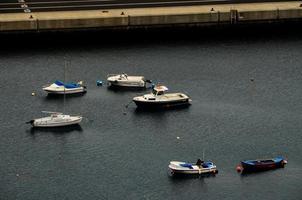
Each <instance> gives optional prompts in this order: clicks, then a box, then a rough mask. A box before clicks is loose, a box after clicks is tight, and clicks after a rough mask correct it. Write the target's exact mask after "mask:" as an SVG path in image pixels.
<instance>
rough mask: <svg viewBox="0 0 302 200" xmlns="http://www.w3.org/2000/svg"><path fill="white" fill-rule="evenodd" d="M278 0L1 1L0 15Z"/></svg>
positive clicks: (271, 0) (274, 0)
mask: <svg viewBox="0 0 302 200" xmlns="http://www.w3.org/2000/svg"><path fill="white" fill-rule="evenodd" d="M276 1H280V0H144V1H142V0H2V1H1V3H0V13H16V12H17V13H18V12H45V11H67V10H96V9H112V8H141V7H162V6H188V5H207V4H226V3H247V2H249V3H250V2H276ZM281 1H282V0H281Z"/></svg>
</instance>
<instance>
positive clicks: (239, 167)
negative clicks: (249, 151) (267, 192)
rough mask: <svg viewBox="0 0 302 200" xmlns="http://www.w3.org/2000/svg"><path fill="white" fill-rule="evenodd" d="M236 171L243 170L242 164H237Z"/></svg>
mask: <svg viewBox="0 0 302 200" xmlns="http://www.w3.org/2000/svg"><path fill="white" fill-rule="evenodd" d="M236 171H237V172H238V173H240V172H241V171H242V167H241V166H240V165H237V167H236Z"/></svg>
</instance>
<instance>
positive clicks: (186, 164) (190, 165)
mask: <svg viewBox="0 0 302 200" xmlns="http://www.w3.org/2000/svg"><path fill="white" fill-rule="evenodd" d="M180 166H182V167H188V168H190V169H193V167H192V164H189V163H184V164H180Z"/></svg>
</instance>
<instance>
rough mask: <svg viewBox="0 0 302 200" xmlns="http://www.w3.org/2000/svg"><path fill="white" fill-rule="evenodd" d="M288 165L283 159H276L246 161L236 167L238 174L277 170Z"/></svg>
mask: <svg viewBox="0 0 302 200" xmlns="http://www.w3.org/2000/svg"><path fill="white" fill-rule="evenodd" d="M286 164H287V160H285V159H284V158H283V157H281V156H280V157H276V158H273V159H262V160H261V159H258V160H245V161H241V164H239V165H238V166H237V167H236V170H237V172H243V173H244V172H257V171H265V170H270V169H276V168H281V167H284V166H285V165H286Z"/></svg>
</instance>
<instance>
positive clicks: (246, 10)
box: [0, 1, 302, 32]
mask: <svg viewBox="0 0 302 200" xmlns="http://www.w3.org/2000/svg"><path fill="white" fill-rule="evenodd" d="M301 19H302V3H301V2H298V1H297V2H274V3H246V4H244V3H242V4H222V5H203V6H181V7H160V8H132V9H111V10H89V11H60V12H59V11H57V12H32V13H7V14H0V32H7V31H8V32H9V31H47V30H66V29H67V30H70V29H87V28H100V29H102V28H137V27H153V26H176V25H199V26H200V25H205V26H206V25H219V24H245V23H257V22H261V23H263V22H264V23H265V22H279V21H286V20H301Z"/></svg>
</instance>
